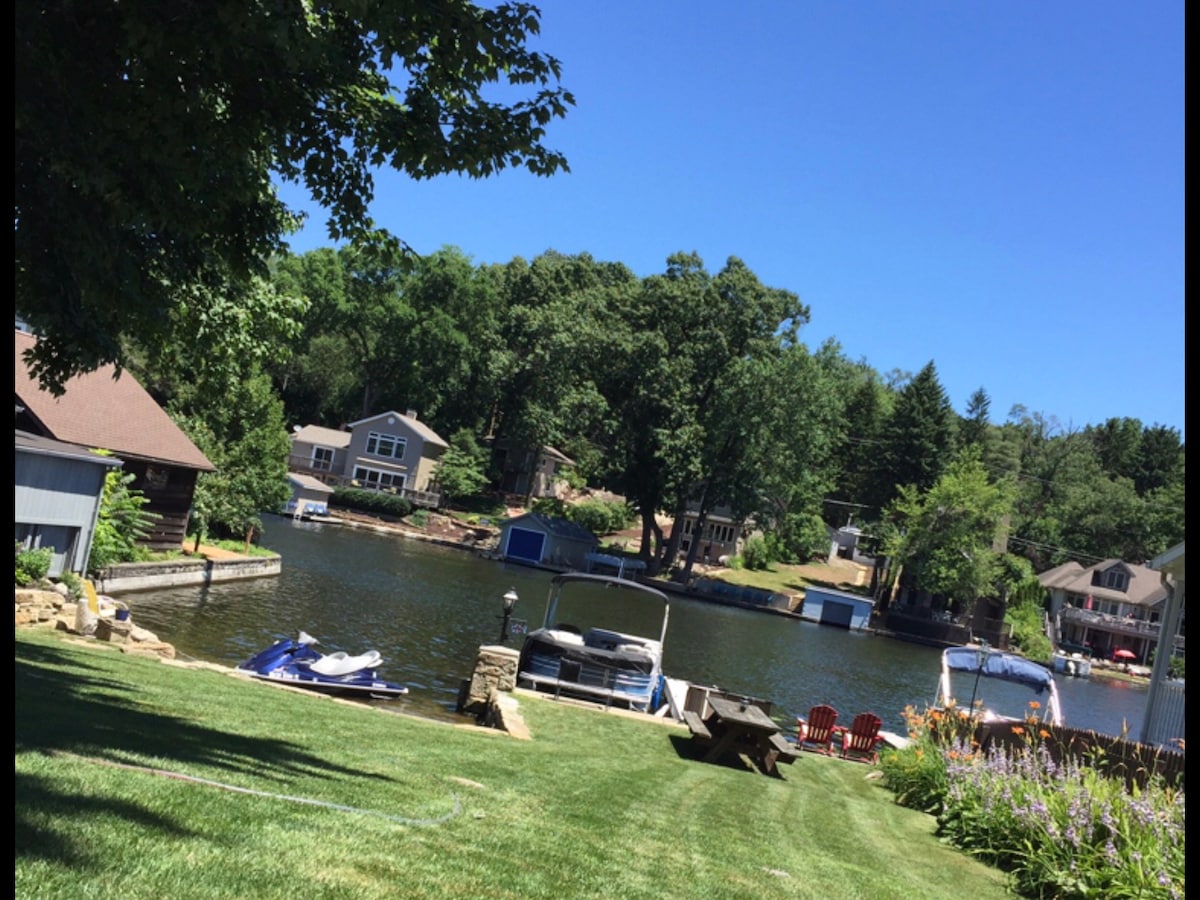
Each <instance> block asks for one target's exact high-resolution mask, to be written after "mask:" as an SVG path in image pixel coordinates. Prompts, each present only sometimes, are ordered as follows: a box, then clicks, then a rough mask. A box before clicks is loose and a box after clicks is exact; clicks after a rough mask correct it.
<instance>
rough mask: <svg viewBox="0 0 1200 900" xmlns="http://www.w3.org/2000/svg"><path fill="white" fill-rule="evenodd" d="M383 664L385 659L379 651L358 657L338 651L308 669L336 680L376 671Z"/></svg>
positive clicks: (315, 662)
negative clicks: (370, 670) (344, 676)
mask: <svg viewBox="0 0 1200 900" xmlns="http://www.w3.org/2000/svg"><path fill="white" fill-rule="evenodd" d="M382 662H383V657H382V656H380V655H379V651H378V650H368V651H367V652H366V653H360V654H359V655H358V656H347V655H346V654H345V653H344V652H343V651H341V650H338V651H337V652H336V653H327V654H325V655H324V656H322V657H321V658H320V659H318V660H314V661H313V662H312V664H311V665H309V667H308V668H309V669H310V670H311V671H313V672H316V673H317V674H318V675H328V676H329V677H331V678H336V677H338V676H340V675H349V674H350V673H351V672H357V671H359V670H360V669H374V668H376V667H377V666H379V664H380V663H382Z"/></svg>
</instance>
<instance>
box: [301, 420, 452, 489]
mask: <svg viewBox="0 0 1200 900" xmlns="http://www.w3.org/2000/svg"><path fill="white" fill-rule="evenodd" d="M290 438H291V442H292V446H291V450H290V452H289V453H288V471H289V472H292V473H294V474H299V475H307V476H309V477H310V478H313V479H315V480H317V481H319V482H321V483H323V484H326V485H328V486H330V487H333V488H337V487H355V488H362V489H363V490H372V491H387V492H389V493H393V494H399V495H400V496H402V497H405V498H407V499H408V500H410V501H411V502H412V503H413V504H414V505H415V506H422V507H429V508H436V507H437V506H438V505H440V502H441V496H440V494H439V492H438V490H437V486H436V482H437V468H438V465H439V463H440V461H441V458H442V454H444V453H445V452H446V450H447V449H449V446H450V445H449V444H448V443H447V442H446V441H445V440H444V439H443V438H442V437H441V435H439V434H438V433H437V432H436V431H434V430H433V429H432V428H430V427H429V426H428V425H426V424H425V423H424V422H422V421H420V419H418V418H417V413H416V411H415V410H411V409H410V410H409V411H408V413H407V414H406V415H401V414H400V413H398V412H396V411H395V410H388V411H387V412H382V413H379V414H377V415H374V416H368V417H367V418H365V419H359V420H358V421H357V422H351V423H350V424H348V425H345V426H343V428H341V429H336V428H325V427H323V426H320V425H305V426H303V427H301V426H297V427H296V428H295V430H294V431H293V432H292V434H291V435H290Z"/></svg>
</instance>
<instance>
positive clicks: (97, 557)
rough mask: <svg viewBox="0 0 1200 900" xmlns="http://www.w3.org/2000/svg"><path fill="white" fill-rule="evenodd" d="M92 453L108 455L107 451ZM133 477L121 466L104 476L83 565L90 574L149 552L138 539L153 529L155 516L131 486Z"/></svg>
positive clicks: (142, 496) (130, 560)
mask: <svg viewBox="0 0 1200 900" xmlns="http://www.w3.org/2000/svg"><path fill="white" fill-rule="evenodd" d="M93 452H96V453H102V454H104V455H106V456H108V455H111V454H110V453H109V452H108V451H106V450H95V451H93ZM134 477H135V476H134V475H133V473H131V472H123V471H121V470H120V469H110V470H109V471H108V473H107V474H106V475H105V476H104V493H103V494H102V495H101V497H100V510H99V513H98V515H97V517H96V529H95V531H94V532H93V534H92V549H91V552H90V553H89V554H88V561H87V566H86V568H87V571H88V574H90V575H93V576H94V575H96V574H98V573H99V572H101V571H103V570H104V569H106V568H108V567H109V566H111V565H114V564H115V563H123V562H136V561H138V560H141V559H144V558H145V557H146V556H147V555H148V551H147V550H146V548H144V547H141V546H139V545H138V541H140V540H141V539H142V538H144V537H146V536H147V535H149V534H150V533H151V532H152V531H153V530H154V523H155V521H156V519H157V516H155V515H154V514H153V513H150V512H147V511H146V510H145V508H144V507H145V506H146V503H147V502H148V501H147V499H146V497H145V495H144V494H143V493H142V492H141V491H139V490H135V489H134V488H132V487H130V485H131V484H132V483H133V481H134Z"/></svg>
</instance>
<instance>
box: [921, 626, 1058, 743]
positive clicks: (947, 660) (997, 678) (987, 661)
mask: <svg viewBox="0 0 1200 900" xmlns="http://www.w3.org/2000/svg"><path fill="white" fill-rule="evenodd" d="M1028 690H1032V691H1033V692H1034V694H1035V695H1037V696H1038V697H1040V698H1041V699H1040V700H1036V701H1030V700H1029V698H1028V694H1027V691H1028ZM1031 703H1036V704H1037V706H1036V707H1034V706H1032V705H1031ZM934 706H935V707H937V708H939V709H951V708H957V709H960V710H965V711H969V712H971V713H972V714H978V715H979V717H980V718H981V719H982V720H983V721H985V722H990V721H1013V722H1020V721H1026V720H1028V719H1029V718H1030V717H1031V715H1032V716H1036V718H1037V719H1039V720H1040V721H1042V722H1046V723H1048V724H1051V725H1062V724H1063V714H1062V705H1061V703H1060V702H1059V698H1058V685H1057V684H1055V681H1054V673H1053V672H1051V671H1050V670H1049V669H1047V668H1046V667H1045V666H1043V665H1039V664H1038V663H1035V662H1033V661H1031V660H1028V659H1026V658H1025V657H1023V656H1020V655H1018V654H1016V653H1006V652H1004V651H1001V650H993V649H991V648H990V647H988V646H987V645H986V644H978V645H976V644H967V645H963V646H959V647H947V648H946V649H945V650H943V651H942V671H941V675H940V676H939V677H938V690H937V697H936V699H935V700H934Z"/></svg>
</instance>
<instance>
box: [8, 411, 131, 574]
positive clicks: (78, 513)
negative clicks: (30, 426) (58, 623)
mask: <svg viewBox="0 0 1200 900" xmlns="http://www.w3.org/2000/svg"><path fill="white" fill-rule="evenodd" d="M15 456H16V490H15V498H14V499H15V501H16V502H15V514H16V516H15V517H16V532H17V543H18V544H21V545H22V546H23V547H24V548H25V549H27V550H36V549H39V548H43V547H51V548H53V550H54V555H53V557H52V558H51V560H50V570H49V572H48V573H47V574H49V575H50V576H51V577H54V578H57V577H59V576H61V575H62V574H63V572H74V573H76V574H80V575H82V574H84V571H85V568H86V566H87V560H88V556H89V555H90V554H91V552H92V536H93V535H94V534H95V531H96V519H97V516H98V515H99V513H100V501H101V498H102V497H103V496H104V476H105V475H107V474H108V473H109V471H111V470H112V469H116V468H120V466H121V465H123V463H122V462H121V460H119V459H117V458H115V457H112V456H103V455H101V454H99V453H95V452H93V451H91V450H88V449H86V448H84V447H80V446H79V445H77V444H67V443H64V442H63V441H56V440H54V439H52V438H46V437H41V436H40V435H36V434H30V433H29V432H27V431H17V432H16V445H15Z"/></svg>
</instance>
